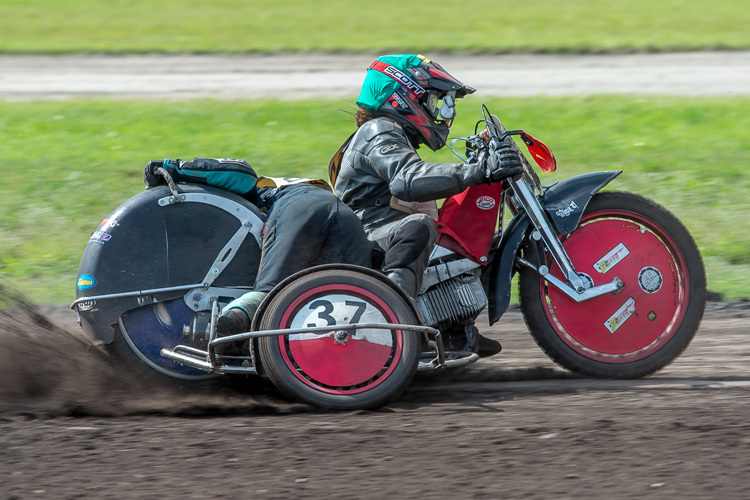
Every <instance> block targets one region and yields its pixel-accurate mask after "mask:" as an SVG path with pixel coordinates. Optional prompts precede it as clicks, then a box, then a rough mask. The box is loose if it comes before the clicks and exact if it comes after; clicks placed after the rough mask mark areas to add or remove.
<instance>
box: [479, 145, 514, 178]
mask: <svg viewBox="0 0 750 500" xmlns="http://www.w3.org/2000/svg"><path fill="white" fill-rule="evenodd" d="M521 173H523V163H522V162H521V157H520V156H519V155H518V152H517V151H516V150H514V149H511V147H510V146H503V147H501V148H500V149H498V150H496V151H495V152H494V153H492V154H491V155H490V157H489V158H488V159H487V169H486V176H487V179H486V180H487V182H488V183H490V182H498V181H501V180H503V179H507V178H508V177H513V176H514V175H518V174H521Z"/></svg>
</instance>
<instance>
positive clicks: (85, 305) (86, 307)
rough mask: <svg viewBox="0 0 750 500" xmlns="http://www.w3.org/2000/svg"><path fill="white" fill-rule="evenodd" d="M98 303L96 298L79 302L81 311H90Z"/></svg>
mask: <svg viewBox="0 0 750 500" xmlns="http://www.w3.org/2000/svg"><path fill="white" fill-rule="evenodd" d="M95 305H96V301H95V300H86V301H84V302H79V303H78V310H79V311H90V310H91V309H92V308H93V307H94V306H95Z"/></svg>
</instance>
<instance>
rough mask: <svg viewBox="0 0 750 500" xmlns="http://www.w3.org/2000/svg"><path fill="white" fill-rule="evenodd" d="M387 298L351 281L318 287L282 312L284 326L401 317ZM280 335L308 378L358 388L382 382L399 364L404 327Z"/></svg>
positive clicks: (294, 365)
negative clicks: (395, 329)
mask: <svg viewBox="0 0 750 500" xmlns="http://www.w3.org/2000/svg"><path fill="white" fill-rule="evenodd" d="M397 322H398V321H397V319H396V315H395V314H394V312H393V311H392V310H391V309H390V308H389V307H388V305H387V304H385V302H383V301H382V300H381V299H380V298H378V297H377V296H375V295H374V294H373V293H372V292H369V291H367V290H365V289H363V288H359V287H356V286H350V285H326V286H320V287H316V288H314V289H312V290H309V291H308V292H306V293H304V294H303V295H301V296H300V297H298V298H297V299H296V300H295V301H294V302H293V303H292V304H291V305H290V307H289V308H288V309H287V310H286V312H285V314H284V315H283V316H282V319H281V325H280V328H306V327H316V326H329V325H330V326H333V325H341V326H342V330H339V332H341V331H343V327H344V326H345V325H350V324H355V323H397ZM336 333H337V332H331V333H325V334H309V333H306V334H294V335H288V336H280V337H279V347H280V349H281V353H282V358H283V360H284V362H285V363H286V364H287V366H288V368H289V369H290V370H291V372H292V373H294V374H295V376H297V377H298V378H299V379H300V380H301V381H303V382H304V383H305V384H307V385H309V386H311V387H314V388H315V389H317V390H320V391H323V392H326V393H330V394H356V393H359V392H363V391H366V390H369V389H372V388H373V387H375V386H377V385H379V384H380V383H381V382H383V381H384V380H385V379H386V378H387V377H388V376H389V375H390V373H391V372H392V371H393V370H394V368H395V367H396V365H397V363H398V361H399V359H400V353H401V348H402V340H401V339H402V337H401V335H402V333H401V332H400V331H394V332H391V331H390V330H383V329H363V330H351V331H349V332H348V335H347V336H346V338H345V339H341V338H337V337H336Z"/></svg>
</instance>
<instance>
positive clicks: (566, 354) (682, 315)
mask: <svg viewBox="0 0 750 500" xmlns="http://www.w3.org/2000/svg"><path fill="white" fill-rule="evenodd" d="M563 246H564V247H565V250H566V251H567V252H568V255H569V257H570V259H571V261H572V262H573V265H574V266H575V268H576V270H577V271H578V272H579V273H580V274H581V276H582V277H583V279H584V282H585V283H588V284H590V285H592V286H597V285H602V284H605V283H609V282H611V281H612V280H613V279H614V278H615V277H618V278H620V279H621V280H622V281H623V283H624V284H625V287H624V288H623V289H622V290H621V291H620V292H618V293H616V294H614V293H610V294H606V295H603V296H600V297H597V298H595V299H591V300H587V301H584V302H575V301H574V300H572V299H571V298H569V297H568V296H567V295H565V294H564V293H562V292H561V291H560V290H558V289H557V288H556V287H554V286H552V285H549V284H548V283H547V282H546V281H545V280H543V279H541V278H540V277H539V276H538V275H537V274H536V273H535V272H533V271H531V270H524V271H523V272H522V273H521V280H520V287H521V301H522V307H523V310H524V315H525V317H526V319H527V323H528V324H529V326H530V328H531V332H532V335H533V336H534V338H535V339H536V341H537V343H538V344H539V345H540V346H541V347H542V348H543V349H544V350H545V351H546V352H547V353H548V354H549V355H550V357H552V358H553V359H554V360H555V361H556V362H558V363H559V364H561V365H562V366H564V367H566V368H568V369H570V370H573V371H576V372H580V373H584V374H588V375H592V376H597V377H603V378H633V377H642V376H645V375H648V374H650V373H653V372H655V371H657V370H659V369H661V368H663V367H664V366H666V365H667V364H669V363H670V362H672V361H673V360H674V359H675V358H676V357H677V356H678V355H679V354H680V353H681V352H682V351H683V350H684V349H685V347H687V345H688V344H689V342H690V340H691V339H692V338H693V336H694V335H695V332H696V330H697V328H698V325H699V323H700V319H701V317H702V315H703V309H704V307H705V296H706V278H705V271H704V268H703V262H702V260H701V257H700V253H699V251H698V248H697V247H696V245H695V243H694V241H693V239H692V238H691V236H690V234H689V233H688V231H687V229H685V227H684V226H683V225H682V224H681V223H680V222H679V221H678V220H677V219H676V218H675V217H674V216H673V215H672V214H671V213H669V212H668V211H667V210H666V209H664V208H663V207H661V206H659V205H657V204H656V203H654V202H652V201H650V200H647V199H646V198H643V197H640V196H637V195H633V194H630V193H599V194H597V195H596V196H595V197H594V198H593V199H592V200H591V202H590V203H589V205H588V206H587V208H586V211H585V213H584V215H583V217H582V219H581V222H580V224H579V227H578V228H577V229H576V230H575V231H574V232H573V233H572V234H570V235H568V236H567V237H565V238H564V239H563ZM550 273H551V274H552V275H554V276H556V277H558V278H562V272H561V271H560V269H559V267H558V266H557V265H556V264H554V263H553V264H550Z"/></svg>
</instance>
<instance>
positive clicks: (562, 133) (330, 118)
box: [0, 97, 750, 303]
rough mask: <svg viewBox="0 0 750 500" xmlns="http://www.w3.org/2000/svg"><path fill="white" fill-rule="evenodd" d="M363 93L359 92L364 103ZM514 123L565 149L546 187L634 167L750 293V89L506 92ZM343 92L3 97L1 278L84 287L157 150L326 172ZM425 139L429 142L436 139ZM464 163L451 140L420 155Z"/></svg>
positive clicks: (741, 290)
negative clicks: (727, 92)
mask: <svg viewBox="0 0 750 500" xmlns="http://www.w3.org/2000/svg"><path fill="white" fill-rule="evenodd" d="M351 100H352V101H353V99H351ZM480 102H481V101H479V100H478V99H477V98H475V97H469V98H466V99H464V100H463V101H462V102H461V103H460V105H459V113H460V114H459V119H458V120H457V122H456V124H455V125H454V135H465V134H467V133H469V132H471V131H472V130H473V126H474V122H475V120H476V119H477V118H478V116H479V104H480ZM486 102H487V104H488V105H489V107H490V110H491V111H493V112H494V113H495V114H497V115H499V116H500V117H501V118H502V119H503V120H504V122H505V123H506V125H508V126H509V127H512V128H524V129H526V130H528V131H529V132H531V133H532V134H534V135H535V136H536V137H538V138H540V139H542V140H544V141H545V142H546V143H547V144H548V145H549V146H550V147H551V148H552V150H553V151H554V152H555V154H556V156H557V159H558V164H559V169H558V172H557V173H555V174H552V175H550V176H546V177H543V179H542V180H543V181H544V182H545V183H546V184H549V183H551V182H552V181H554V180H559V179H562V178H566V177H569V176H573V175H576V174H581V173H585V172H590V171H596V170H610V169H623V170H624V173H623V174H622V175H621V176H620V177H619V178H618V179H616V180H615V182H614V183H613V184H612V185H611V188H612V189H619V190H629V191H634V192H638V193H641V194H644V195H646V196H648V197H651V198H653V199H655V200H657V201H658V202H660V203H662V204H663V205H665V206H666V207H668V208H669V209H670V210H672V211H673V212H674V213H675V214H676V215H677V216H679V217H680V218H681V219H682V220H683V222H684V223H685V224H686V225H687V226H688V228H689V229H690V230H691V232H692V233H693V235H694V236H695V238H696V240H697V242H698V244H699V246H700V248H701V250H702V252H703V255H704V257H705V259H706V263H707V267H708V278H709V288H710V289H711V290H713V291H718V292H721V293H723V294H724V295H725V297H726V298H728V299H737V298H740V297H750V286H749V285H748V283H750V252H748V251H747V249H748V248H750V231H748V225H747V220H748V218H749V217H750V198H749V197H748V192H750V172H749V171H748V165H749V164H750V134H749V133H748V130H750V99H748V98H731V99H708V98H706V99H702V98H701V99H685V98H646V99H644V98H629V97H591V98H574V99H570V98H565V99H561V98H533V99H493V100H489V101H486ZM342 110H347V111H351V110H353V104H351V102H349V101H346V100H340V101H336V100H333V101H320V100H314V101H301V102H276V101H234V102H224V101H205V100H201V101H191V102H181V103H174V102H148V103H146V102H131V101H103V100H93V101H91V100H81V101H67V102H40V103H0V158H2V163H1V164H0V171H1V173H2V175H1V177H0V178H2V181H0V200H2V201H0V275H1V276H2V277H4V279H5V281H6V283H8V284H9V285H15V286H17V287H19V288H20V289H21V290H22V291H24V292H26V293H28V294H29V295H30V296H31V297H32V298H33V299H34V300H36V301H41V302H58V303H59V302H67V301H72V299H73V296H74V285H73V284H74V282H75V277H76V270H77V267H78V261H79V259H80V255H81V253H82V252H83V249H84V247H85V245H86V241H87V239H88V236H89V235H90V233H91V232H92V231H93V230H94V229H95V228H96V226H97V225H98V224H99V222H100V221H101V220H102V219H103V218H104V217H106V216H107V215H108V214H109V213H110V212H111V211H112V210H113V209H114V208H115V207H116V206H117V205H119V204H120V203H121V202H123V201H125V200H126V199H127V198H128V197H130V196H133V195H135V194H137V193H138V192H140V191H141V190H142V189H143V183H142V168H143V165H145V163H146V162H147V161H148V160H150V159H153V158H164V157H170V158H192V157H193V156H230V157H240V158H245V159H247V160H248V161H249V162H250V163H251V164H252V165H253V166H254V167H255V168H256V170H257V171H258V172H259V173H261V174H264V175H285V176H314V177H325V176H326V166H327V164H328V160H329V158H330V156H331V155H332V154H333V152H334V151H335V150H336V149H337V148H338V146H339V145H340V143H341V142H342V141H343V140H344V139H345V138H346V137H347V136H348V134H349V133H350V132H351V131H352V130H353V128H354V125H353V122H352V119H351V117H350V116H349V115H347V114H346V113H345V112H343V111H342ZM423 149H424V148H423ZM420 152H421V153H422V154H423V157H425V159H430V160H433V161H436V160H441V161H451V158H453V156H452V155H451V154H450V152H448V151H447V150H443V151H440V152H438V153H432V152H430V151H420Z"/></svg>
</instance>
